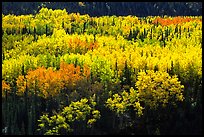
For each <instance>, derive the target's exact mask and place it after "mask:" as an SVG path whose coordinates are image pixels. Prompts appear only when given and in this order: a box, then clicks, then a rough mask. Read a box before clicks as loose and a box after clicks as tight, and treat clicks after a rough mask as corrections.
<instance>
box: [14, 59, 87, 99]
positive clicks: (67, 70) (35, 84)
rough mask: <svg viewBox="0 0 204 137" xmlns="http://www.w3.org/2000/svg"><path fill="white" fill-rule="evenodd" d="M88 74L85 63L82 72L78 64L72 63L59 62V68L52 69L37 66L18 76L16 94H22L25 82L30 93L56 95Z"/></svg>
mask: <svg viewBox="0 0 204 137" xmlns="http://www.w3.org/2000/svg"><path fill="white" fill-rule="evenodd" d="M89 76H90V69H89V68H88V67H87V66H86V65H85V66H84V70H83V72H81V70H80V67H79V66H76V67H75V66H74V64H67V63H65V62H61V63H60V69H59V70H58V71H54V70H53V69H52V68H48V69H46V68H45V67H39V68H37V69H36V70H32V71H29V72H28V74H27V75H26V78H24V76H19V77H18V79H17V87H18V91H17V94H18V95H23V93H24V92H25V90H26V84H27V88H28V91H29V95H30V94H31V93H33V94H37V95H38V96H41V97H43V98H48V97H50V96H52V97H53V96H57V95H58V94H59V93H60V91H61V90H63V89H64V88H65V87H67V88H73V87H75V86H76V84H77V82H78V81H80V80H81V79H83V78H85V77H86V78H88V77H89Z"/></svg>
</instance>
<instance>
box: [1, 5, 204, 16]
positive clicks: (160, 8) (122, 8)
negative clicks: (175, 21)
mask: <svg viewBox="0 0 204 137" xmlns="http://www.w3.org/2000/svg"><path fill="white" fill-rule="evenodd" d="M42 7H47V8H51V9H64V8H65V9H66V11H67V12H69V13H76V12H79V13H80V14H89V15H90V16H104V15H118V16H119V15H121V16H122V15H124V16H126V15H136V16H138V17H144V16H163V15H169V16H178V15H182V16H196V15H197V16H201V15H202V3H201V2H3V3H2V12H3V14H15V15H20V14H36V13H37V12H38V11H39V9H41V8H42Z"/></svg>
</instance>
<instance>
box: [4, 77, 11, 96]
mask: <svg viewBox="0 0 204 137" xmlns="http://www.w3.org/2000/svg"><path fill="white" fill-rule="evenodd" d="M10 90H11V88H10V85H9V84H7V83H6V82H5V80H2V97H3V98H4V97H5V96H6V91H7V92H9V91H10Z"/></svg>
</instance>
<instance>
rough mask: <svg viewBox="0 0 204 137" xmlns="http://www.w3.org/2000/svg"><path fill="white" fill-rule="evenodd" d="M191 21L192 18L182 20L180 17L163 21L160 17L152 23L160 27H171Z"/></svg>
mask: <svg viewBox="0 0 204 137" xmlns="http://www.w3.org/2000/svg"><path fill="white" fill-rule="evenodd" d="M192 20H193V19H192V18H189V17H186V18H183V17H181V16H178V17H174V18H172V19H170V18H167V19H164V18H161V17H157V18H156V19H155V20H154V21H153V24H157V23H159V24H161V25H162V26H168V25H172V24H174V25H177V24H181V23H186V22H190V21H192Z"/></svg>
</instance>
